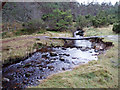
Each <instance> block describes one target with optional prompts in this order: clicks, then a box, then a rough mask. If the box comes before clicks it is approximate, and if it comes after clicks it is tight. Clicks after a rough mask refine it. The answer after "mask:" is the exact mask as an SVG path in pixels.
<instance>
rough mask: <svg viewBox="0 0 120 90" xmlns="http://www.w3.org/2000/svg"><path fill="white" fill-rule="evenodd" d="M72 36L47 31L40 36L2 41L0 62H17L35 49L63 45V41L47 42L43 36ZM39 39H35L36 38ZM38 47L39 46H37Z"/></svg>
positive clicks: (18, 37)
mask: <svg viewBox="0 0 120 90" xmlns="http://www.w3.org/2000/svg"><path fill="white" fill-rule="evenodd" d="M71 35H72V34H71V33H69V32H50V31H47V32H45V33H42V34H32V35H22V36H16V37H11V38H5V39H2V47H1V48H0V49H1V50H0V51H1V53H2V60H3V62H4V63H8V62H9V60H10V59H11V60H15V59H16V60H17V59H22V58H24V57H26V56H27V55H28V54H29V53H32V52H34V51H36V49H38V48H41V47H42V46H44V45H45V46H51V45H53V46H56V45H59V46H60V45H61V46H62V45H63V44H64V43H63V41H60V40H48V39H45V38H43V36H50V37H55V36H59V37H67V36H71ZM38 36H39V37H40V39H36V37H38ZM38 45H39V46H38Z"/></svg>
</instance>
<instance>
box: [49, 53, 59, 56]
mask: <svg viewBox="0 0 120 90" xmlns="http://www.w3.org/2000/svg"><path fill="white" fill-rule="evenodd" d="M50 56H58V55H57V53H56V52H51V53H50Z"/></svg>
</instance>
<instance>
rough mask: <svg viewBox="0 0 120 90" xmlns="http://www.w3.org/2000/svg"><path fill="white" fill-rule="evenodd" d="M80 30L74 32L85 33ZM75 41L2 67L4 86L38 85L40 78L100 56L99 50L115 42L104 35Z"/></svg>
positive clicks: (76, 35) (70, 68)
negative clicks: (103, 36) (103, 39)
mask: <svg viewBox="0 0 120 90" xmlns="http://www.w3.org/2000/svg"><path fill="white" fill-rule="evenodd" d="M78 32H79V31H76V32H75V35H74V36H75V37H82V36H80V35H79V34H78ZM73 42H74V43H72V44H71V45H65V46H63V47H60V46H56V47H43V48H41V49H40V50H39V51H38V52H36V53H34V54H33V55H32V56H31V57H29V58H28V59H26V60H24V61H20V62H19V63H16V64H12V65H9V66H6V67H3V69H2V78H3V81H2V86H3V89H12V88H21V89H24V88H27V87H28V86H36V85H38V84H40V83H41V82H40V80H43V79H46V78H47V77H48V76H49V75H52V74H55V73H59V72H61V71H65V70H72V69H73V68H74V67H76V66H77V65H80V64H85V63H87V62H89V61H92V60H98V57H97V56H98V55H99V54H101V53H104V52H105V50H107V49H108V48H109V47H111V46H113V44H112V42H103V41H102V39H93V40H75V41H73Z"/></svg>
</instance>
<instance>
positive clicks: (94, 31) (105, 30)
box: [84, 25, 116, 36]
mask: <svg viewBox="0 0 120 90" xmlns="http://www.w3.org/2000/svg"><path fill="white" fill-rule="evenodd" d="M112 27H113V25H110V26H108V27H102V28H94V27H89V28H84V30H85V31H86V32H85V36H101V35H116V34H115V33H114V32H113V31H112Z"/></svg>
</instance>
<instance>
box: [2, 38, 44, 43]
mask: <svg viewBox="0 0 120 90" xmlns="http://www.w3.org/2000/svg"><path fill="white" fill-rule="evenodd" d="M38 37H39V38H40V39H45V36H27V37H17V38H13V39H10V40H2V44H3V43H8V42H11V41H19V40H25V39H31V38H38Z"/></svg>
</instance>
